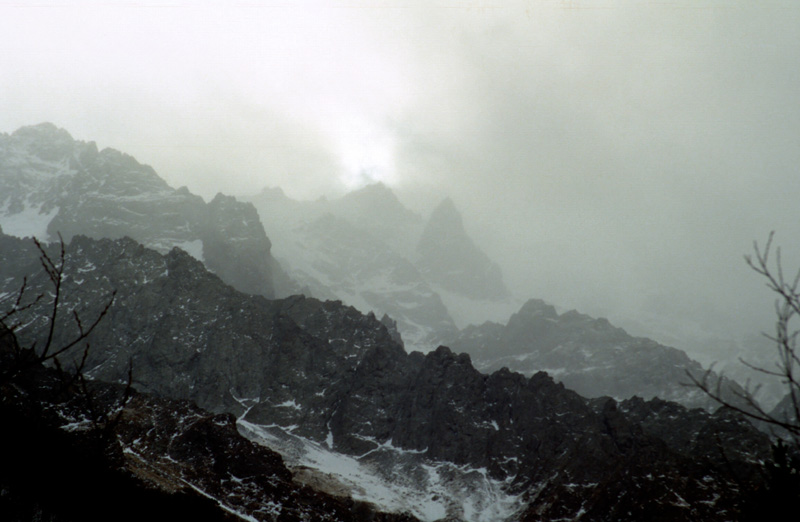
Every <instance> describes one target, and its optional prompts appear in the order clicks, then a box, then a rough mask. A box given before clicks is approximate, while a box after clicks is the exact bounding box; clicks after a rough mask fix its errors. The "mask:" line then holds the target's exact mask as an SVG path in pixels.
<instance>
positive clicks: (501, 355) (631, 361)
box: [451, 299, 741, 407]
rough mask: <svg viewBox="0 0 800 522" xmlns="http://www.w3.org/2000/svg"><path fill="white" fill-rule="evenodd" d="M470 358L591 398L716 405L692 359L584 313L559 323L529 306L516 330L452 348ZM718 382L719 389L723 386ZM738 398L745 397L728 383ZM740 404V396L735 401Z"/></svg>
mask: <svg viewBox="0 0 800 522" xmlns="http://www.w3.org/2000/svg"><path fill="white" fill-rule="evenodd" d="M451 346H452V347H453V348H454V349H455V350H457V351H464V352H467V353H469V354H470V356H471V357H472V358H473V360H474V361H475V365H476V366H477V367H478V368H480V369H481V370H482V371H485V372H492V371H495V370H497V369H499V368H502V367H508V368H509V369H511V370H513V371H518V372H521V373H524V374H527V375H531V374H533V373H535V372H537V371H546V372H548V373H550V374H551V375H553V376H554V378H556V379H557V380H558V381H559V382H562V383H564V385H565V386H567V387H568V388H570V389H573V390H575V391H577V392H578V393H580V394H582V395H584V396H587V397H600V396H611V397H615V398H618V399H626V398H630V397H633V396H634V395H638V396H641V397H645V398H653V397H661V398H663V399H667V400H671V401H677V402H680V403H681V404H684V405H686V406H689V407H697V406H702V407H715V406H716V404H715V403H714V402H713V401H712V400H711V399H710V398H709V397H707V396H706V395H705V394H704V393H703V392H702V391H700V390H699V389H697V388H696V387H694V386H687V385H686V384H690V383H691V380H690V378H689V377H688V376H687V374H686V372H687V371H688V372H691V374H692V375H694V376H696V377H697V378H701V377H702V376H703V374H704V373H705V370H704V369H703V368H702V367H701V366H700V364H699V363H698V362H696V361H694V360H692V359H690V358H689V357H688V356H687V355H686V353H684V352H683V351H681V350H677V349H675V348H670V347H667V346H663V345H661V344H658V343H657V342H655V341H653V340H650V339H646V338H643V337H632V336H630V335H628V334H627V333H626V332H625V331H624V330H623V329H621V328H616V327H614V326H613V325H611V324H610V323H609V322H608V320H606V319H594V318H592V317H589V316H587V315H584V314H580V313H578V312H576V311H574V310H573V311H570V312H565V313H563V314H561V315H559V314H558V313H557V312H556V310H555V308H554V307H553V306H551V305H549V304H547V303H545V302H544V301H541V300H538V299H532V300H530V301H528V302H527V303H525V305H523V307H522V308H521V309H520V310H519V312H518V313H516V314H514V315H512V316H511V318H510V319H509V321H508V323H507V324H506V325H505V326H504V325H500V324H497V323H485V324H483V325H481V326H469V327H467V328H465V329H464V330H462V331H461V333H460V334H459V336H458V337H457V338H456V339H455V340H454V341H453V342H452V343H451ZM715 379H716V377H715V376H713V375H712V382H716V380H715ZM724 386H727V387H728V388H729V390H730V391H741V388H739V387H738V385H737V384H736V383H734V382H733V381H728V380H726V381H725V384H724ZM731 396H732V395H731Z"/></svg>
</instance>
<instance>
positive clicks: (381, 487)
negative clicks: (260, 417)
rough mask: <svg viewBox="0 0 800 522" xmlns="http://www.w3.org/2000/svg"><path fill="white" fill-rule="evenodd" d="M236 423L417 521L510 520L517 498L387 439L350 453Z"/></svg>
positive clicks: (289, 459)
mask: <svg viewBox="0 0 800 522" xmlns="http://www.w3.org/2000/svg"><path fill="white" fill-rule="evenodd" d="M237 425H238V427H239V431H240V432H241V433H242V434H243V435H244V436H245V437H247V438H249V439H250V440H252V441H254V442H257V443H259V444H263V445H265V446H268V447H269V448H271V449H273V450H275V451H278V452H280V453H282V454H283V457H284V460H285V461H286V463H287V465H289V466H290V467H294V468H307V469H311V470H314V471H316V472H317V473H318V474H320V475H321V476H325V477H327V478H328V479H329V480H330V479H331V478H332V479H333V480H334V481H335V482H336V483H337V486H341V487H343V488H345V489H346V490H347V493H348V494H350V495H351V496H352V497H353V498H354V499H356V500H362V501H366V502H370V503H372V504H374V505H376V506H377V507H378V508H379V509H381V510H383V511H388V512H394V513H400V512H404V511H406V512H410V513H412V514H413V515H414V516H416V517H418V518H419V519H421V520H423V521H434V520H439V519H442V518H445V517H453V518H455V519H458V520H465V521H467V522H497V521H502V520H507V519H510V518H511V517H513V515H514V514H515V513H516V512H517V511H518V510H519V508H520V507H521V499H520V497H518V496H515V495H510V494H509V493H507V492H506V491H505V487H506V485H507V483H505V482H502V481H498V480H494V479H492V478H490V477H489V474H488V471H487V470H486V469H485V468H471V467H468V466H458V465H455V464H453V463H450V462H442V461H431V460H428V459H426V458H425V457H424V456H423V455H422V453H424V451H414V450H411V451H409V450H404V449H402V448H398V447H397V446H394V445H393V444H392V441H391V440H389V441H386V442H385V443H382V444H381V443H378V442H377V441H372V442H374V443H375V444H376V447H375V449H373V450H371V451H368V452H367V453H365V454H364V455H361V456H360V457H354V456H350V455H345V454H342V453H338V452H335V451H331V450H330V449H328V448H326V447H325V446H324V445H323V444H318V443H316V442H313V441H310V440H308V439H304V438H302V437H299V436H296V435H292V434H291V433H287V430H286V428H282V427H280V426H276V425H270V426H266V425H258V424H253V423H250V422H248V421H245V420H243V419H239V421H238V423H237ZM332 439H333V437H332V435H331V433H330V432H329V433H328V440H327V441H326V443H325V444H329V445H332V443H333V440H332ZM365 440H372V439H365ZM509 480H510V479H509Z"/></svg>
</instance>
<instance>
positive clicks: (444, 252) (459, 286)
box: [417, 198, 509, 299]
mask: <svg viewBox="0 0 800 522" xmlns="http://www.w3.org/2000/svg"><path fill="white" fill-rule="evenodd" d="M417 255H418V256H419V267H420V269H421V271H422V272H423V274H425V275H426V276H427V277H428V278H429V280H430V281H432V282H434V283H435V284H437V285H439V286H441V287H442V288H444V289H445V290H447V291H450V292H455V293H457V294H461V295H464V296H467V297H470V298H478V299H502V298H504V297H507V296H508V295H509V291H508V289H507V288H506V286H505V284H504V283H503V276H502V274H501V272H500V267H498V266H497V264H495V263H494V262H492V260H491V259H490V258H489V256H487V255H486V253H484V252H483V251H482V250H481V249H480V248H478V246H477V245H476V244H475V243H474V242H473V241H472V239H471V238H470V237H469V235H467V232H466V230H465V229H464V224H463V221H462V219H461V214H460V213H459V212H458V210H457V209H456V206H455V204H454V203H453V201H452V200H451V199H450V198H446V199H445V200H444V201H442V202H441V203H440V204H439V206H437V207H436V209H435V210H434V211H433V212H432V213H431V216H430V217H429V218H428V222H427V224H426V225H425V228H424V230H423V232H422V236H421V237H420V239H419V242H418V243H417Z"/></svg>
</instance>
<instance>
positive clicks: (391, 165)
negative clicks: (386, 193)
mask: <svg viewBox="0 0 800 522" xmlns="http://www.w3.org/2000/svg"><path fill="white" fill-rule="evenodd" d="M340 123H341V125H340V126H339V128H338V132H337V136H336V138H335V139H336V141H337V144H336V146H337V149H338V153H339V155H340V157H341V162H342V171H341V174H340V181H341V183H342V184H343V185H344V187H345V188H346V189H347V190H353V189H357V188H360V187H363V186H364V185H368V184H370V183H377V182H382V183H386V184H388V185H391V184H393V183H394V182H395V172H396V171H395V150H394V149H395V147H394V139H393V137H392V135H391V134H390V133H389V132H388V131H387V130H386V129H383V128H381V127H380V126H378V125H375V124H372V123H371V122H368V121H365V120H362V119H356V118H353V119H351V120H349V121H342V122H340Z"/></svg>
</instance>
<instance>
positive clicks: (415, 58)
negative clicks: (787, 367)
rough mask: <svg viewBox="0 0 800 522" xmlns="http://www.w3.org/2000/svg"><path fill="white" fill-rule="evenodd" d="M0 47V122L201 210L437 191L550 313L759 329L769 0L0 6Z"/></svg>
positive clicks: (789, 134)
mask: <svg viewBox="0 0 800 522" xmlns="http://www.w3.org/2000/svg"><path fill="white" fill-rule="evenodd" d="M37 4H39V5H37ZM0 41H2V49H1V51H2V52H0V132H13V131H14V130H15V129H17V128H18V127H20V126H23V125H28V124H34V123H39V122H42V121H51V122H53V123H55V124H56V125H58V126H60V127H63V128H65V129H67V130H68V131H69V132H70V133H71V134H72V135H73V136H74V137H75V138H77V139H82V140H94V141H96V142H97V143H98V146H100V147H101V148H102V147H113V148H117V149H120V150H122V151H125V152H128V153H129V154H132V155H133V156H135V157H136V158H137V159H138V160H139V161H140V162H143V163H147V164H150V165H152V166H153V167H154V168H155V169H156V170H157V171H158V172H159V174H161V176H162V177H164V178H165V179H166V180H167V181H168V182H170V183H171V184H172V185H174V186H180V185H187V186H188V187H189V189H190V190H192V191H193V192H195V193H199V194H201V195H203V196H204V197H207V198H208V197H209V196H213V195H214V194H215V193H216V192H219V191H221V192H225V193H229V194H245V193H252V192H256V191H258V190H260V188H261V187H264V186H281V187H282V188H283V189H284V190H285V191H286V192H287V194H289V195H290V196H292V197H296V198H303V199H314V198H316V197H318V196H320V195H323V194H325V195H327V196H329V197H331V196H336V195H340V194H342V193H343V192H345V191H346V190H349V189H351V188H356V187H358V186H360V185H362V184H363V183H365V182H368V181H374V180H380V181H383V182H385V183H386V184H388V185H390V186H392V187H393V188H394V189H395V190H396V191H397V193H398V194H399V195H400V196H401V198H402V199H403V200H404V201H405V202H406V203H407V204H409V205H410V206H412V207H413V208H414V209H415V210H417V211H419V212H420V213H423V214H424V213H427V212H429V211H430V208H431V205H433V204H435V203H436V202H437V201H438V200H439V199H440V198H441V197H444V196H445V195H449V196H450V197H452V199H453V200H454V201H455V203H456V205H457V206H459V207H460V208H461V210H462V212H463V213H464V217H465V221H466V224H467V226H468V228H469V230H470V232H471V233H472V235H473V236H474V237H475V239H476V240H477V241H478V242H479V243H480V244H481V246H482V247H484V249H485V250H487V252H488V253H489V254H490V256H491V257H493V258H494V259H496V260H497V261H498V262H499V263H500V264H501V266H502V267H503V268H504V270H505V273H506V279H507V280H508V281H509V282H510V283H511V284H512V286H513V287H514V288H515V289H517V290H518V291H519V292H520V293H522V294H525V295H526V296H531V297H542V298H545V299H548V300H550V301H553V302H555V303H556V304H558V305H560V306H562V307H564V308H578V309H579V310H582V311H586V312H589V313H592V314H601V315H607V316H608V317H609V318H611V319H612V321H613V320H614V319H617V320H618V321H622V320H623V319H625V318H631V317H638V318H640V319H641V318H645V317H646V316H648V314H649V315H650V316H652V317H664V318H667V319H669V320H675V321H679V322H683V323H684V324H689V323H691V325H692V326H691V328H696V329H699V330H700V331H703V330H704V329H706V330H707V331H708V332H709V333H715V332H719V331H725V330H736V331H742V332H744V331H747V330H749V329H758V328H762V329H763V328H768V327H769V322H768V321H767V322H766V323H765V321H766V319H767V318H769V317H770V302H771V299H770V298H769V295H768V294H767V293H766V292H764V291H763V290H761V281H759V280H758V278H757V276H756V275H755V274H753V273H751V272H749V271H748V269H747V268H746V266H745V265H744V262H743V260H742V255H743V254H745V253H748V252H749V251H750V250H751V247H752V241H753V240H756V239H758V240H762V241H763V240H764V239H766V237H767V234H768V233H769V231H770V230H773V229H774V230H776V231H777V237H776V241H777V242H778V243H780V244H782V245H783V246H784V250H785V253H784V257H785V260H786V265H787V267H794V266H798V265H800V243H798V239H800V206H798V200H800V173H798V165H800V98H799V97H800V3H798V2H796V1H793V0H787V1H778V0H764V1H759V2H754V1H738V0H673V1H669V2H651V1H647V0H636V1H634V0H619V1H611V0H539V1H527V2H526V1H518V2H510V1H509V2H504V1H497V2H484V1H469V0H467V1H459V0H445V1H442V2H438V1H436V0H426V1H419V2H418V1H405V2H396V1H391V0H387V1H385V2H369V1H362V0H354V1H330V2H321V1H313V2H294V1H292V2H288V1H287V2H281V1H277V2H273V1H270V2H262V1H259V0H252V1H248V2H225V3H224V4H223V3H222V2H196V1H193V2H188V1H183V0H173V1H169V2H148V1H135V2H131V1H126V2H119V3H114V2H108V1H94V2H88V1H61V2H59V1H52V0H51V1H48V2H41V3H37V2H26V3H22V2H20V1H12V2H9V1H5V0H0ZM792 261H794V263H792Z"/></svg>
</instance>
